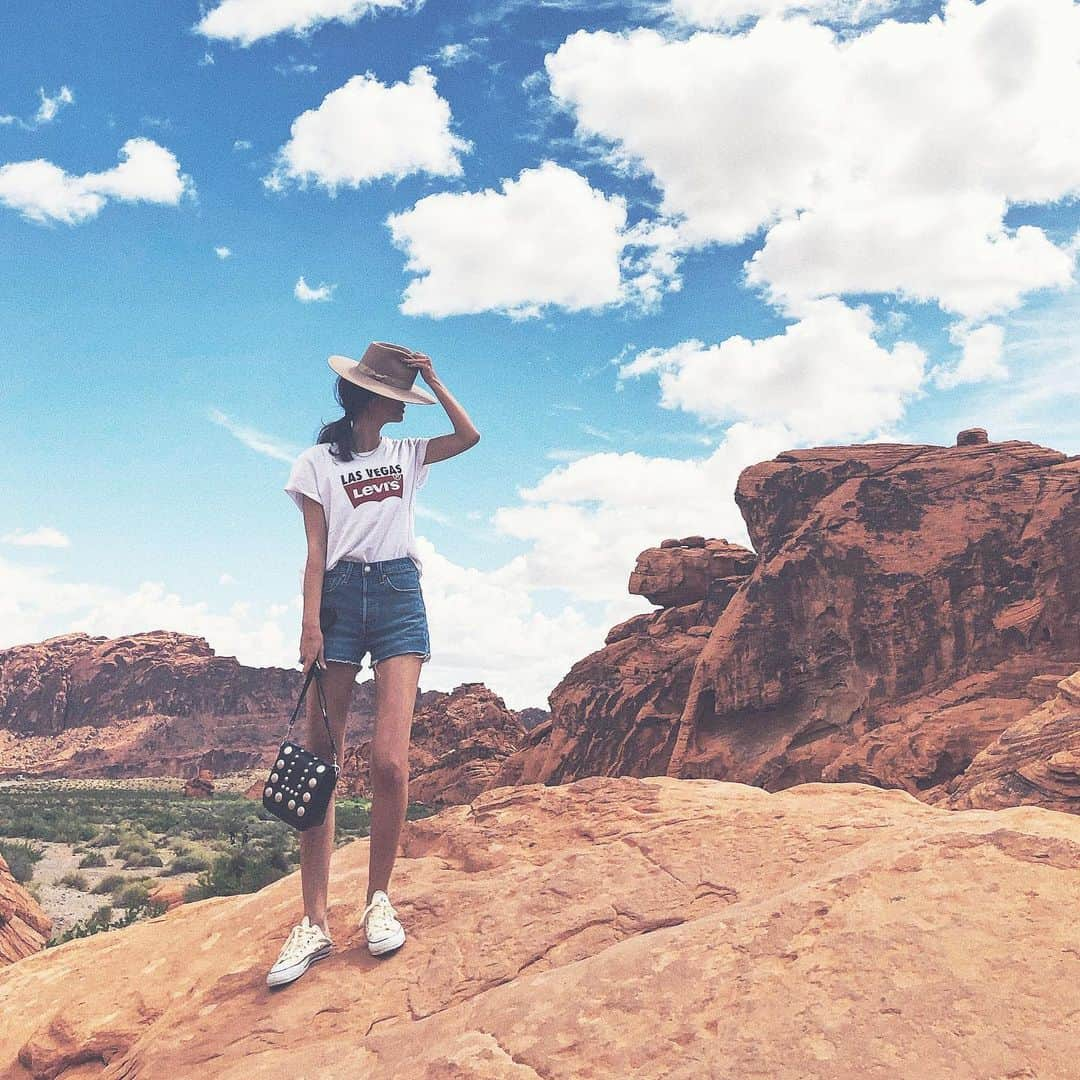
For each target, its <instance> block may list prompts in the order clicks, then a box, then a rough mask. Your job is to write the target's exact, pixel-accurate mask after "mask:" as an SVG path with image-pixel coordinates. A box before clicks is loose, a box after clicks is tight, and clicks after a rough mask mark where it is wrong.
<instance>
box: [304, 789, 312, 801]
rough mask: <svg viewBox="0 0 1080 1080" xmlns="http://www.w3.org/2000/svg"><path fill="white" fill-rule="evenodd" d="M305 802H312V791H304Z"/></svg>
mask: <svg viewBox="0 0 1080 1080" xmlns="http://www.w3.org/2000/svg"><path fill="white" fill-rule="evenodd" d="M304 802H311V792H310V791H305V792H304Z"/></svg>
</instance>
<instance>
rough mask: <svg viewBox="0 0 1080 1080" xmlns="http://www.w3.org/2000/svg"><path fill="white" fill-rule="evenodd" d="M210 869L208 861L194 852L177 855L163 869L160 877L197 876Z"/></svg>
mask: <svg viewBox="0 0 1080 1080" xmlns="http://www.w3.org/2000/svg"><path fill="white" fill-rule="evenodd" d="M209 869H210V860H209V859H207V858H204V857H203V856H202V855H197V854H195V853H194V852H190V853H186V854H184V855H177V856H176V858H175V859H173V861H172V862H171V863H169V865H168V866H167V867H166V868H165V870H164V872H163V874H162V876H163V877H164V876H165V875H166V874H199V873H202V871H203V870H209Z"/></svg>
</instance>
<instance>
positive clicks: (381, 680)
mask: <svg viewBox="0 0 1080 1080" xmlns="http://www.w3.org/2000/svg"><path fill="white" fill-rule="evenodd" d="M329 363H330V366H331V367H332V368H333V369H334V370H335V371H336V372H337V374H338V380H337V385H336V388H335V389H336V395H337V400H338V402H339V403H340V405H341V407H342V408H343V409H344V410H345V415H344V416H343V417H341V419H339V420H337V421H335V422H334V423H331V424H327V425H326V426H325V427H323V428H322V430H321V431H320V432H319V438H318V441H317V443H316V445H315V446H312V447H309V448H308V449H307V450H305V451H304V452H303V453H302V454H301V455H300V456H299V457H298V458H297V460H296V462H295V464H294V465H293V468H292V472H291V474H290V476H289V482H288V483H287V484H286V485H285V491H286V492H287V493H288V494H289V496H290V497H291V498H292V499H293V501H294V502H295V503H296V504H297V506H299V507H300V509H301V511H302V513H303V515H304V528H305V530H306V532H307V566H306V568H305V571H304V615H303V627H302V632H301V635H300V662H301V663H302V664H303V666H304V670H305V671H308V670H309V668H310V666H311V664H313V663H318V664H319V668H320V672H319V674H318V675H317V677H318V678H320V679H321V680H322V683H323V689H324V696H325V699H326V709H327V714H328V716H329V719H330V727H331V729H332V731H333V737H334V745H335V746H336V747H337V748H338V759H339V760H341V759H342V758H343V756H344V733H345V718H346V716H347V715H348V711H349V704H350V701H351V699H352V692H353V687H354V686H355V685H356V674H357V672H358V671H359V669H360V666H361V664H362V661H363V658H364V655H365V653H367V652H368V651H370V653H371V667H372V670H373V672H374V674H375V735H374V738H373V739H372V742H371V760H370V761H369V763H368V769H369V776H370V782H371V791H372V805H371V839H370V855H369V859H370V861H369V865H368V890H367V906H366V907H365V908H364V910H363V912H362V913H361V915H360V920H359V921H360V924H361V925H362V926H363V928H364V934H365V936H366V938H367V943H368V949H369V951H370V952H371V953H372V954H374V955H376V956H378V955H381V954H382V953H386V952H390V951H392V950H394V949H397V948H398V947H400V946H401V944H402V943H403V942H404V941H405V931H404V929H403V928H402V926H401V924H400V923H399V922H398V921H397V918H396V912H395V911H394V908H393V906H392V905H391V903H390V897H389V896H388V894H387V888H388V886H389V882H390V871H391V869H392V868H393V865H394V859H395V857H396V855H397V845H398V837H399V835H400V833H401V827H402V825H403V824H404V821H405V810H406V807H407V805H408V788H409V769H408V765H409V735H410V731H411V728H412V714H413V706H414V704H415V702H416V688H417V683H418V681H419V678H420V667H421V665H422V664H423V663H424V662H425V661H427V660H428V659H429V658H430V656H431V651H430V639H429V637H428V625H427V611H426V609H425V606H424V597H423V592H422V591H421V588H420V575H421V573H422V569H423V568H422V564H421V561H420V557H419V554H418V552H417V550H416V542H415V538H414V536H413V503H414V500H415V496H416V491H417V489H418V488H419V487H421V486H422V485H423V483H424V481H425V480H426V479H427V473H428V469H429V467H430V466H431V464H432V463H433V462H436V461H444V460H445V459H446V458H450V457H453V456H454V455H455V454H460V453H462V452H463V451H465V450H467V449H468V448H469V447H470V446H475V445H476V443H477V442H479V440H480V433H479V432H478V431H477V430H476V428H475V427H473V424H472V421H471V420H470V419H469V417H468V416H467V415H466V413H465V410H464V409H463V408H462V407H461V406H460V405H459V404H458V403H457V402H456V401H455V400H454V398H453V397H452V396H451V394H450V392H449V391H448V390H447V389H446V387H445V386H444V385H443V383H442V382H441V381H440V380H439V377H438V376H437V375H436V374H435V371H434V369H433V368H432V366H431V358H430V357H428V356H427V355H425V354H424V353H419V352H413V351H412V350H411V349H407V348H405V347H404V346H401V345H392V344H390V343H388V342H383V341H376V342H372V344H371V345H369V346H368V349H367V351H366V352H365V353H364V355H363V357H362V359H361V360H360V361H359V362H355V361H353V360H350V359H348V358H347V357H344V356H331V357H330V360H329ZM418 372H419V373H420V375H421V376H422V377H423V379H424V382H426V383H427V384H428V386H430V387H431V389H432V390H434V392H435V394H436V396H437V397H438V400H439V401H440V402H441V403H442V405H443V407H444V408H445V409H446V413H447V415H448V416H449V417H450V421H451V423H452V424H453V425H454V432H453V434H452V435H440V436H438V437H437V438H405V439H394V438H390V437H388V436H385V435H383V434H382V432H381V429H382V427H383V425H384V424H388V423H396V422H398V421H400V420H401V419H402V418H403V417H404V415H405V404H404V403H405V402H415V403H417V404H424V405H434V404H435V398H432V397H431V396H430V395H428V394H425V393H423V392H422V391H419V390H413V389H412V385H413V382H414V381H415V379H416V375H417V373H418ZM323 672H325V674H323ZM314 689H316V688H314V687H313V688H312V690H314ZM304 745H305V746H307V747H308V748H309V749H311V750H312V751H313V752H314V753H316V754H318V755H319V756H320V757H322V758H325V759H326V760H328V761H329V760H330V759H331V758H332V756H333V749H332V748H331V746H330V741H329V736H328V734H327V731H326V725H325V723H324V722H323V719H322V714H321V712H320V711H319V704H318V694H317V693H314V692H309V698H308V710H307V742H306V743H305V744H304ZM333 849H334V800H333V796H331V799H330V804H329V808H328V809H327V813H326V819H325V821H324V822H323V824H322V825H320V826H318V827H315V828H311V829H307V830H305V831H303V832H301V834H300V876H301V880H302V885H303V897H304V917H303V919H302V920H301V922H300V923H298V924H297V925H296V926H294V927H293V929H292V931H291V933H290V934H289V937H288V940H287V941H286V942H285V944H284V946H283V947H282V949H281V953H280V955H279V956H278V959H277V961H276V962H275V963H274V966H273V967H272V968H271V969H270V972H269V974H268V975H267V977H266V981H267V984H268V985H269V986H280V985H282V984H284V983H289V982H292V981H293V980H294V979H298V978H299V977H300V976H301V975H303V974H304V972H305V971H307V969H308V968H309V967H310V966H311V964H312V963H313V962H314V961H316V960H321V959H322V958H323V957H324V956H327V955H328V954H329V953H330V951H331V949H332V948H333V940H332V939H331V937H330V929H329V925H328V923H327V915H326V895H327V887H328V884H329V877H330V855H331V853H332V852H333Z"/></svg>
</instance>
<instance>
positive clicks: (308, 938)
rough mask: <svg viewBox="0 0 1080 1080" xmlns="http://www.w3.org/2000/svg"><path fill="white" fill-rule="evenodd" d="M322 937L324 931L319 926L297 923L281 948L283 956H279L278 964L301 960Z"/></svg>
mask: <svg viewBox="0 0 1080 1080" xmlns="http://www.w3.org/2000/svg"><path fill="white" fill-rule="evenodd" d="M321 936H322V931H321V930H320V929H319V927H317V926H304V924H303V923H297V924H296V926H294V927H293V928H292V933H291V934H289V937H288V939H287V940H286V942H285V944H284V945H283V946H282V947H281V954H280V956H278V963H279V964H280V963H283V962H291V961H293V960H299V959H300V957H302V956H303V955H304V954H305V953H307V952H308V950H309V949H310V948H311V946H312V944H313V943H314V942H315V940H316V939H317V938H318V937H321Z"/></svg>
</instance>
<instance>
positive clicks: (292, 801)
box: [289, 799, 296, 810]
mask: <svg viewBox="0 0 1080 1080" xmlns="http://www.w3.org/2000/svg"><path fill="white" fill-rule="evenodd" d="M289 809H290V810H295V809H296V800H295V799H290V800H289Z"/></svg>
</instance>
